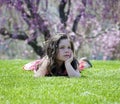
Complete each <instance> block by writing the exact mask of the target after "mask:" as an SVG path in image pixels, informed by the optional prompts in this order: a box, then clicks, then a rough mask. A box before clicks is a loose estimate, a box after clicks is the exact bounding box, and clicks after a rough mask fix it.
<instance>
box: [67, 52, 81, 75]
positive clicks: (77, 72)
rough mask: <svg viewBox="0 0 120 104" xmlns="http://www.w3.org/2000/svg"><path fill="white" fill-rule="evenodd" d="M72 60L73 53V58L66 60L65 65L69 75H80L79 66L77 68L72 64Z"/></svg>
mask: <svg viewBox="0 0 120 104" xmlns="http://www.w3.org/2000/svg"><path fill="white" fill-rule="evenodd" d="M72 60H73V54H72V55H71V58H69V59H68V60H66V61H65V67H66V70H67V73H68V76H69V77H80V72H79V69H78V66H77V69H76V70H75V69H74V68H73V67H72V65H71V62H72Z"/></svg>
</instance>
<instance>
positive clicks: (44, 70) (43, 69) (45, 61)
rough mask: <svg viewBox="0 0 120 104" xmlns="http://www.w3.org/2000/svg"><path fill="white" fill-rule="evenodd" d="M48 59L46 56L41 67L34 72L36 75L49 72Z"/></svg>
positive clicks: (39, 75) (41, 75) (40, 75)
mask: <svg viewBox="0 0 120 104" xmlns="http://www.w3.org/2000/svg"><path fill="white" fill-rule="evenodd" d="M47 65H48V59H47V58H45V59H44V60H43V62H42V64H41V65H40V66H39V69H38V70H37V71H36V72H35V73H34V77H43V76H45V75H46V73H47Z"/></svg>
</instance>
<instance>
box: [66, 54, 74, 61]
mask: <svg viewBox="0 0 120 104" xmlns="http://www.w3.org/2000/svg"><path fill="white" fill-rule="evenodd" d="M72 61H73V53H71V57H70V58H69V59H67V60H66V61H65V63H71V62H72Z"/></svg>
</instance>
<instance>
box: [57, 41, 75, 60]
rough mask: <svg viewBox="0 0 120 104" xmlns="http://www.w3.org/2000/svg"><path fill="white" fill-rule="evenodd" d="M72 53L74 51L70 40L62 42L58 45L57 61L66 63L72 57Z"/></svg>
mask: <svg viewBox="0 0 120 104" xmlns="http://www.w3.org/2000/svg"><path fill="white" fill-rule="evenodd" d="M72 53H73V51H72V49H71V44H70V41H69V40H68V39H62V40H60V43H59V45H58V53H57V60H59V61H66V60H67V59H69V58H70V57H71V54H72Z"/></svg>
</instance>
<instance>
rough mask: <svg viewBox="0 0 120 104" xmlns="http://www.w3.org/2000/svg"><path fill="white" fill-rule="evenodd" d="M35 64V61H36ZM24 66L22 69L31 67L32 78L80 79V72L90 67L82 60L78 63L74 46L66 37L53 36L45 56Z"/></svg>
mask: <svg viewBox="0 0 120 104" xmlns="http://www.w3.org/2000/svg"><path fill="white" fill-rule="evenodd" d="M36 62H37V61H36ZM28 65H30V64H26V65H25V66H24V69H26V70H27V69H28V70H29V69H30V67H31V66H32V67H33V70H34V77H43V76H68V77H80V71H81V70H82V69H84V68H85V67H92V65H91V63H90V62H89V61H88V60H86V59H82V60H81V61H80V62H78V60H77V59H76V58H75V57H74V45H73V42H72V41H71V40H70V38H69V37H68V36H67V35H55V36H54V37H52V38H51V39H50V40H49V41H47V43H46V56H45V57H44V58H43V59H42V60H39V61H38V62H37V64H36V63H35V62H34V64H33V62H32V63H31V66H30V67H27V66H28Z"/></svg>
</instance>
